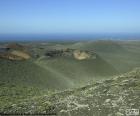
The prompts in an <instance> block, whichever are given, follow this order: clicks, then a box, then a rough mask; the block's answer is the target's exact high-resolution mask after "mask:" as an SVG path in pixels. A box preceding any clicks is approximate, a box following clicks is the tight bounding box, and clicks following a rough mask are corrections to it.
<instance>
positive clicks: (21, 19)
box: [0, 0, 140, 34]
mask: <svg viewBox="0 0 140 116" xmlns="http://www.w3.org/2000/svg"><path fill="white" fill-rule="evenodd" d="M50 33H140V0H0V34H50Z"/></svg>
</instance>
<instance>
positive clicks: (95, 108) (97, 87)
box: [0, 68, 140, 116]
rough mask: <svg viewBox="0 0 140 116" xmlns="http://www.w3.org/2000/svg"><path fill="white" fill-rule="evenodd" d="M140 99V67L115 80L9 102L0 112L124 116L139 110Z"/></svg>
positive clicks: (62, 115)
mask: <svg viewBox="0 0 140 116" xmlns="http://www.w3.org/2000/svg"><path fill="white" fill-rule="evenodd" d="M16 96H18V95H16ZM139 96H140V68H137V69H135V70H133V71H131V72H129V73H126V74H123V75H120V76H116V77H113V78H112V79H108V80H105V81H101V82H91V84H89V85H87V86H84V87H82V88H79V89H75V90H66V91H63V92H55V93H51V94H48V93H46V94H45V93H44V95H41V94H39V95H38V96H35V97H33V98H30V99H24V100H22V101H21V100H20V102H13V103H12V104H8V101H7V102H6V105H5V107H4V106H2V107H0V111H1V113H11V114H12V113H17V114H18V113H21V114H22V113H25V114H28V115H29V114H37V113H40V114H42V115H45V114H57V115H58V116H93V115H94V116H125V111H126V109H132V108H135V109H139V108H140V97H139ZM20 99H21V98H20ZM3 100H4V99H3ZM0 105H1V104H0Z"/></svg>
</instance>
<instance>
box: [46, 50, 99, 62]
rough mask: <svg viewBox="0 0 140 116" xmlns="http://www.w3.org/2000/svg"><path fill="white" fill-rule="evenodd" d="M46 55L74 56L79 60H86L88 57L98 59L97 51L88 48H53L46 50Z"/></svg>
mask: <svg viewBox="0 0 140 116" xmlns="http://www.w3.org/2000/svg"><path fill="white" fill-rule="evenodd" d="M45 55H46V56H47V57H58V56H59V57H61V56H62V57H72V58H75V59H77V60H86V59H96V53H95V52H92V51H87V50H78V49H69V48H66V49H61V50H51V51H46V53H45Z"/></svg>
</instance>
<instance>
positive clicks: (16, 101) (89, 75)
mask: <svg viewBox="0 0 140 116" xmlns="http://www.w3.org/2000/svg"><path fill="white" fill-rule="evenodd" d="M21 44H22V45H24V46H26V47H27V48H26V47H24V48H25V49H26V50H27V52H29V54H30V55H31V59H27V60H23V61H16V60H9V59H4V58H1V59H0V114H2V113H3V114H4V113H5V114H15V113H17V114H21V113H23V114H37V113H42V114H45V113H49V114H52V113H54V114H55V113H56V114H57V115H58V116H85V115H88V116H93V114H94V115H95V116H102V115H103V116H123V115H124V114H125V110H126V109H131V108H136V109H140V107H139V106H140V98H139V96H140V69H139V68H136V67H140V59H139V58H140V52H139V51H140V42H139V41H90V42H62V43H61V42H56V43H55V42H54V43H45V42H43V43H41V42H39V43H32V42H31V43H21ZM0 45H1V46H3V44H0ZM20 47H22V46H21V45H20ZM66 49H69V50H70V51H71V53H66V54H64V53H62V51H65V50H66ZM52 50H53V52H49V56H48V55H46V53H47V54H48V51H52ZM73 50H81V51H82V50H83V51H84V52H85V53H88V54H90V56H91V53H94V54H96V58H94V59H92V58H87V59H84V60H78V59H75V58H74V57H73ZM86 51H87V52H86ZM2 52H3V50H2ZM54 53H55V54H54ZM60 53H61V54H60ZM50 54H51V55H50ZM134 68H135V69H134ZM131 69H134V70H133V71H131V72H129V73H125V74H122V73H124V72H128V71H130V70H131Z"/></svg>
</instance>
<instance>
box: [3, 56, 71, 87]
mask: <svg viewBox="0 0 140 116" xmlns="http://www.w3.org/2000/svg"><path fill="white" fill-rule="evenodd" d="M0 81H1V82H5V83H9V84H17V85H25V86H36V87H41V88H47V89H56V88H57V89H60V88H61V89H64V88H69V87H70V86H69V83H70V82H68V81H65V80H64V79H63V78H57V77H56V76H54V74H53V73H51V72H49V71H47V70H46V69H44V68H42V67H39V66H38V65H36V64H35V63H34V62H33V61H30V60H28V61H10V60H4V59H0ZM64 81H65V83H66V84H65V83H64ZM55 83H57V85H56V84H55Z"/></svg>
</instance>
